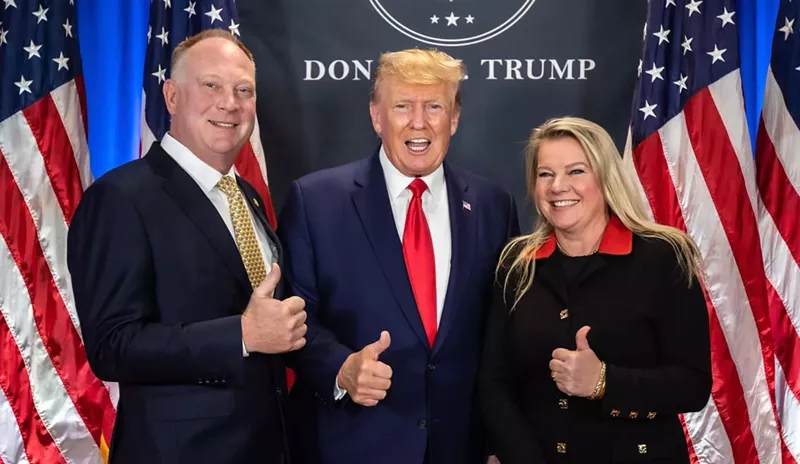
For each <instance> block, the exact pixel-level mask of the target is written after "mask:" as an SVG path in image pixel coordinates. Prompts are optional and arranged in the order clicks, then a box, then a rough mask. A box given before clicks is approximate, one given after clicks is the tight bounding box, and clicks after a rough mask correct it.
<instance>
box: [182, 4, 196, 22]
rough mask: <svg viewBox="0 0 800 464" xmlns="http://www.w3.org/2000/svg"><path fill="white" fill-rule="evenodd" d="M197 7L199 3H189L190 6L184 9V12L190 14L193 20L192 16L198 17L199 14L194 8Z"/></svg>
mask: <svg viewBox="0 0 800 464" xmlns="http://www.w3.org/2000/svg"><path fill="white" fill-rule="evenodd" d="M196 5H197V2H189V6H187V7H186V8H184V9H183V11H185V12H187V13H189V19H191V18H192V15H196V14H197V12H195V11H194V7H195V6H196Z"/></svg>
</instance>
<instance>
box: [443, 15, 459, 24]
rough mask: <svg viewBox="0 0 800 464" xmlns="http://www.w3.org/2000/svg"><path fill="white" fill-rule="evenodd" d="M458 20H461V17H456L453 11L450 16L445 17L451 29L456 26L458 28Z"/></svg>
mask: <svg viewBox="0 0 800 464" xmlns="http://www.w3.org/2000/svg"><path fill="white" fill-rule="evenodd" d="M458 18H460V16H456V15H455V14H453V12H452V11H451V12H450V16H445V17H444V19H446V20H447V27H450V26H456V27H458Z"/></svg>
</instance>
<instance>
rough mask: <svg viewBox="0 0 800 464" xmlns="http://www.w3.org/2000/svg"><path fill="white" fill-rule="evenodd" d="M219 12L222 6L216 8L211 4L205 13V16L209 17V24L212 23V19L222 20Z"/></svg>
mask: <svg viewBox="0 0 800 464" xmlns="http://www.w3.org/2000/svg"><path fill="white" fill-rule="evenodd" d="M220 13H222V8H220V9H219V10H218V9H216V8H214V5H211V10H210V11H209V12H208V13H206V16H208V17H209V18H211V24H214V21H219V22H222V16H220V15H219V14H220Z"/></svg>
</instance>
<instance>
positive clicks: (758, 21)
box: [77, 0, 779, 178]
mask: <svg viewBox="0 0 800 464" xmlns="http://www.w3.org/2000/svg"><path fill="white" fill-rule="evenodd" d="M778 1H779V0H738V1H737V10H736V16H734V20H735V21H737V23H738V25H739V28H740V29H739V30H740V34H741V37H740V49H741V53H742V57H741V60H742V81H743V86H744V95H745V105H746V107H747V117H748V123H749V126H750V134H751V140H752V141H753V143H754V144H755V132H756V130H757V129H758V118H759V114H760V112H761V103H762V100H763V95H764V82H765V78H766V71H767V67H768V65H769V59H770V49H771V46H772V36H773V31H774V28H775V19H776V15H777V11H778ZM77 7H78V36H79V38H80V43H81V55H82V59H83V74H84V79H85V82H86V99H87V105H88V118H89V149H90V151H91V160H92V172H93V173H94V176H95V178H97V177H100V176H101V175H103V174H104V173H105V172H107V171H108V170H109V169H112V168H114V167H116V166H119V165H120V164H123V163H125V162H127V161H130V160H133V159H135V158H136V157H138V154H139V127H140V125H141V121H140V118H141V95H142V78H143V74H142V63H143V62H144V54H145V46H146V45H147V22H148V13H149V8H150V2H149V1H146V0H138V1H136V0H134V1H125V2H109V1H107V0H80V1H78V2H77ZM262 130H263V129H262ZM275 174H276V173H275V172H274V171H273V172H272V175H275Z"/></svg>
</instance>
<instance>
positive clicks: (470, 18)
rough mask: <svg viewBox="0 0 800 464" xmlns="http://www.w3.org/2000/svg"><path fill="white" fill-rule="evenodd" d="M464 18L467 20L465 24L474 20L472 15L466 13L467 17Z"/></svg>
mask: <svg viewBox="0 0 800 464" xmlns="http://www.w3.org/2000/svg"><path fill="white" fill-rule="evenodd" d="M464 19H466V20H467V24H472V22H473V21H475V17H474V16H472V15H467V17H466V18H464Z"/></svg>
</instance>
